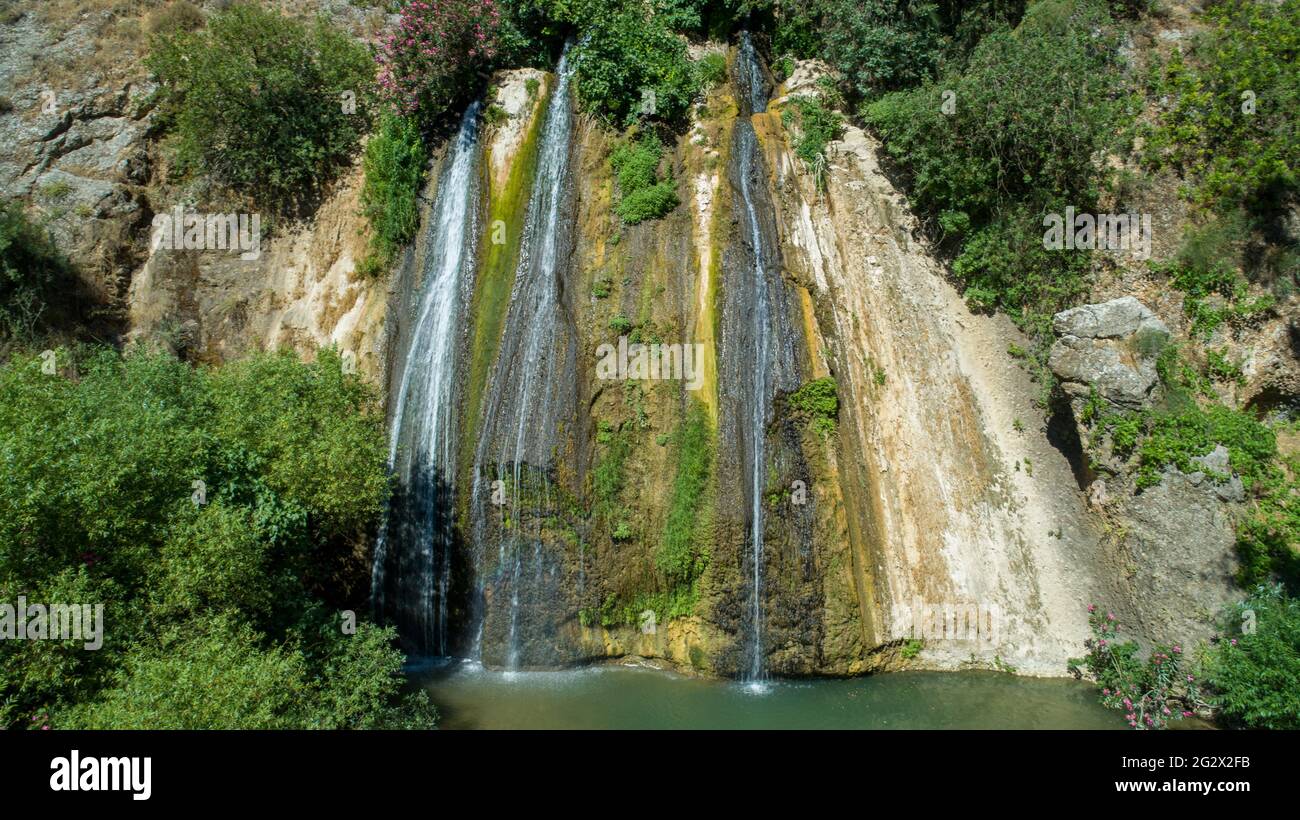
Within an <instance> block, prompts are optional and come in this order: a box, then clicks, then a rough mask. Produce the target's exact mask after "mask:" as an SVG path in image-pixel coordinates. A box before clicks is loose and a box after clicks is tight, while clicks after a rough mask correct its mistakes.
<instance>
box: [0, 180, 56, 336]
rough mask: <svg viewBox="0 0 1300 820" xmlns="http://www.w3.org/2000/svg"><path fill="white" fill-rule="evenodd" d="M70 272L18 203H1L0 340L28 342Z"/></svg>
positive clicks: (52, 245) (42, 230) (41, 230)
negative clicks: (47, 306) (48, 304)
mask: <svg viewBox="0 0 1300 820" xmlns="http://www.w3.org/2000/svg"><path fill="white" fill-rule="evenodd" d="M68 273H69V270H68V263H67V261H66V260H65V259H64V257H63V255H62V254H61V253H59V251H58V249H57V248H56V247H55V245H54V242H53V241H52V240H51V239H50V236H49V234H48V232H46V230H45V229H44V228H42V227H41V226H39V225H37V224H36V223H34V222H33V221H32V220H31V219H30V218H29V217H28V216H27V212H26V211H24V210H23V207H22V205H21V203H19V202H17V201H0V341H4V340H26V339H29V338H30V337H31V336H32V334H33V333H34V332H35V331H36V329H37V328H38V327H39V326H40V324H41V319H42V316H43V314H44V313H45V310H46V305H47V303H48V302H49V301H50V300H51V299H52V298H53V297H54V296H55V293H56V291H57V290H59V289H60V286H61V285H66V283H65V281H64V280H65V279H66V278H67V275H68Z"/></svg>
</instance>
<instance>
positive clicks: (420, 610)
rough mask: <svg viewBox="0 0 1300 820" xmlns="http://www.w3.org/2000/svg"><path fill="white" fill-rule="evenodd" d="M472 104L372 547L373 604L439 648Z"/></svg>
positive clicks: (458, 143) (474, 144) (473, 199)
mask: <svg viewBox="0 0 1300 820" xmlns="http://www.w3.org/2000/svg"><path fill="white" fill-rule="evenodd" d="M479 107H480V105H479V103H477V102H475V103H473V104H472V105H470V106H469V108H468V109H467V110H466V111H465V115H464V117H462V119H461V123H460V130H459V132H458V134H457V136H456V139H455V142H454V144H453V145H452V147H451V150H450V155H449V156H448V157H447V159H446V161H445V164H444V166H443V171H442V174H441V177H440V179H439V184H438V193H437V199H436V201H435V203H434V205H433V213H432V215H431V217H430V218H429V219H428V220H427V228H426V231H427V233H426V236H425V238H424V239H425V242H424V251H423V260H424V270H423V279H422V283H421V292H420V299H419V305H418V309H417V314H416V315H417V318H416V322H415V325H414V326H413V328H412V330H411V333H410V338H409V341H408V346H407V350H406V355H405V358H404V360H403V364H402V371H401V380H400V382H399V383H398V388H397V392H396V395H395V406H394V410H393V416H392V430H391V434H390V441H389V451H388V463H389V469H390V471H391V472H392V474H393V476H394V477H395V479H396V482H395V489H394V493H393V496H392V498H391V500H390V502H389V505H388V509H387V511H386V514H385V519H384V525H383V527H381V529H380V532H379V539H378V543H377V544H376V546H375V559H374V564H373V567H372V586H371V590H372V592H371V594H372V604H373V607H374V610H375V613H376V615H377V616H379V617H380V618H381V619H385V620H391V621H394V622H396V623H397V625H398V630H399V632H400V634H401V635H402V637H403V639H404V640H405V641H406V642H408V643H409V644H411V645H412V646H414V647H416V648H417V650H419V651H422V652H431V653H433V654H438V655H443V654H447V653H448V652H449V651H450V644H449V640H448V613H447V605H448V597H449V596H448V592H449V585H450V583H451V574H452V567H451V559H452V550H453V537H452V536H453V534H452V518H453V487H454V485H455V482H454V477H453V471H454V467H455V464H456V427H457V425H456V421H457V420H456V401H455V395H454V392H455V391H454V386H455V381H456V349H457V336H458V328H459V326H460V317H461V314H462V310H463V306H464V304H465V296H466V292H467V290H468V288H469V286H471V284H472V280H473V277H472V266H473V260H474V251H473V248H474V244H475V236H476V231H475V229H474V228H475V226H474V214H475V212H476V211H477V210H478V183H477V179H478V173H477V168H478V164H479V155H480V151H479V140H478V116H479Z"/></svg>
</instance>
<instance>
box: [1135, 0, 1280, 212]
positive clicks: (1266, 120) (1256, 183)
mask: <svg viewBox="0 0 1300 820" xmlns="http://www.w3.org/2000/svg"><path fill="white" fill-rule="evenodd" d="M1205 15H1206V18H1207V19H1208V21H1209V22H1210V23H1211V24H1212V26H1213V29H1212V30H1211V31H1210V32H1208V34H1207V35H1206V36H1204V37H1203V38H1201V39H1198V40H1197V42H1196V44H1195V47H1194V49H1193V51H1192V54H1193V59H1191V60H1190V61H1185V60H1184V58H1183V55H1182V52H1181V51H1175V52H1174V54H1173V55H1172V58H1171V59H1170V61H1169V62H1168V64H1166V65H1165V66H1164V67H1163V70H1162V71H1161V72H1160V73H1159V76H1158V77H1157V78H1156V80H1155V83H1154V87H1153V89H1152V90H1153V92H1154V96H1157V97H1163V98H1166V99H1167V100H1168V101H1169V106H1170V108H1169V110H1168V111H1165V112H1163V113H1162V115H1161V117H1160V119H1159V121H1158V123H1157V124H1156V126H1155V127H1154V128H1153V129H1151V131H1150V133H1149V134H1148V140H1147V149H1146V153H1147V159H1148V162H1149V163H1150V164H1151V165H1153V166H1157V167H1158V166H1161V165H1166V164H1168V165H1174V166H1176V167H1180V168H1183V169H1185V170H1186V171H1187V172H1188V173H1189V174H1190V175H1191V176H1192V177H1193V178H1194V179H1195V180H1196V184H1195V190H1194V192H1193V195H1194V197H1195V199H1196V200H1197V201H1199V202H1201V203H1202V204H1207V205H1215V206H1216V207H1223V206H1227V207H1233V206H1236V205H1243V204H1249V205H1250V206H1251V207H1253V208H1261V207H1263V208H1266V209H1269V208H1277V207H1278V206H1279V205H1281V204H1282V203H1283V202H1284V201H1285V200H1286V198H1287V197H1288V196H1294V195H1295V193H1296V192H1297V189H1298V188H1300V177H1297V176H1296V173H1297V172H1296V169H1297V168H1300V133H1297V131H1296V128H1295V111H1296V110H1297V108H1300V73H1298V72H1296V70H1295V62H1296V58H1297V54H1300V2H1297V0H1283V2H1280V3H1255V2H1249V1H1248V0H1224V2H1220V3H1215V4H1213V5H1211V6H1210V7H1209V8H1208V9H1207V10H1206V12H1205Z"/></svg>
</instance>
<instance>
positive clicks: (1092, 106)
mask: <svg viewBox="0 0 1300 820" xmlns="http://www.w3.org/2000/svg"><path fill="white" fill-rule="evenodd" d="M1119 42H1120V40H1119V32H1118V31H1117V30H1116V27H1115V26H1114V25H1113V22H1112V20H1111V18H1110V16H1109V14H1108V12H1107V10H1106V7H1105V5H1104V4H1102V3H1099V2H1095V0H1043V2H1038V3H1034V4H1032V5H1031V6H1030V7H1029V9H1028V11H1027V12H1026V13H1025V16H1024V19H1023V20H1022V21H1021V23H1020V25H1019V27H1018V28H1016V30H1015V31H1014V32H1012V31H1007V30H995V31H993V32H992V33H990V34H988V35H987V36H985V37H983V39H981V40H980V41H979V44H978V45H977V46H976V47H975V48H974V50H973V52H972V54H971V56H970V60H969V63H968V64H967V65H966V66H965V67H964V68H963V69H961V70H956V69H953V70H949V71H948V72H946V73H945V74H944V75H943V76H942V77H941V79H939V80H936V81H934V82H932V83H927V84H925V85H923V86H922V87H920V88H917V89H915V90H912V91H903V92H895V93H891V94H887V95H885V96H884V97H882V98H880V99H878V100H876V101H874V102H871V103H869V104H868V105H867V106H866V107H865V108H864V109H863V115H864V117H865V119H866V121H867V124H868V125H869V126H871V127H872V128H873V129H874V130H875V131H876V132H877V133H878V134H879V135H880V136H881V137H882V139H883V141H884V143H885V148H886V151H887V152H888V153H889V155H890V156H891V157H893V158H894V159H895V160H897V161H898V162H899V163H900V164H901V166H902V167H903V169H904V170H905V171H906V172H907V174H908V175H909V177H910V190H909V196H910V198H911V201H912V203H913V204H914V205H915V206H916V207H918V209H919V210H921V211H922V212H923V213H925V214H927V215H928V216H929V218H930V220H931V225H932V226H933V227H934V228H936V229H939V228H942V231H943V237H944V239H945V241H948V242H949V243H951V244H953V245H954V246H955V250H956V252H957V257H956V259H955V261H954V263H953V266H952V270H953V273H954V274H955V275H956V277H957V278H958V279H959V280H960V281H961V282H962V283H963V284H964V285H965V287H966V297H967V299H968V301H970V302H971V303H972V305H974V306H975V307H978V308H982V309H1000V310H1005V311H1006V312H1007V313H1008V314H1009V315H1010V316H1011V318H1012V319H1013V320H1014V321H1016V322H1017V324H1019V325H1020V327H1021V328H1022V329H1023V330H1025V331H1026V332H1029V333H1030V334H1031V335H1033V336H1035V337H1039V338H1045V337H1050V316H1051V314H1052V313H1054V312H1055V311H1057V310H1060V309H1062V308H1063V307H1065V306H1066V305H1067V304H1068V303H1069V302H1070V301H1072V300H1073V299H1074V298H1075V297H1077V296H1078V295H1079V294H1080V293H1081V292H1082V291H1083V282H1084V279H1085V277H1086V275H1087V274H1088V272H1089V269H1090V260H1089V258H1088V255H1087V254H1086V253H1071V252H1064V251H1048V250H1045V249H1044V247H1043V242H1042V233H1043V231H1042V218H1043V215H1044V214H1045V213H1054V212H1057V211H1059V210H1060V209H1061V208H1062V207H1063V206H1064V205H1065V204H1067V203H1068V204H1073V205H1075V206H1076V207H1079V208H1088V207H1091V205H1092V203H1093V202H1095V201H1096V198H1097V196H1098V191H1099V190H1100V185H1101V182H1102V180H1103V172H1102V171H1100V170H1099V169H1098V168H1097V166H1096V165H1095V164H1094V162H1093V158H1094V157H1095V156H1096V155H1097V154H1098V153H1099V152H1102V151H1104V150H1106V149H1107V148H1108V147H1110V146H1111V145H1112V144H1113V143H1115V142H1116V141H1117V139H1118V138H1119V137H1121V136H1122V132H1123V127H1122V126H1123V125H1124V123H1126V122H1129V121H1131V110H1130V109H1131V107H1132V103H1133V99H1132V97H1131V95H1130V94H1128V93H1127V89H1126V85H1125V81H1124V78H1123V74H1122V73H1121V70H1120V65H1119V59H1118V53H1119V52H1118V45H1119ZM1044 88H1050V89H1053V90H1054V92H1053V93H1043V91H1042V89H1044ZM949 92H951V96H950V97H949V96H946V95H948V94H949ZM949 100H951V103H952V104H951V105H946V104H945V103H946V102H947V101H949ZM1042 348H1043V346H1042V345H1036V346H1035V350H1040V349H1042Z"/></svg>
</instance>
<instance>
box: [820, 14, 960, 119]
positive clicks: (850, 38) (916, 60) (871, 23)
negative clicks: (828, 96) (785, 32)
mask: <svg viewBox="0 0 1300 820" xmlns="http://www.w3.org/2000/svg"><path fill="white" fill-rule="evenodd" d="M821 8H822V22H823V23H824V28H823V29H822V32H821V36H822V41H823V45H822V50H823V53H822V55H820V56H824V58H825V59H826V61H827V62H828V63H830V64H831V65H832V66H833V67H834V68H835V69H836V70H837V71H839V72H840V74H841V75H842V76H843V77H844V81H845V82H846V83H847V84H848V85H849V87H850V88H851V89H852V90H853V91H854V92H855V93H856V94H858V95H861V96H862V97H865V98H873V97H876V96H879V95H880V94H882V93H884V92H887V91H897V90H900V89H905V88H910V87H912V86H915V85H917V84H919V83H921V82H923V81H925V80H928V79H930V78H931V77H933V75H934V73H935V71H936V69H937V68H938V66H939V61H940V58H941V56H942V50H943V38H942V36H941V32H940V21H939V16H938V7H937V5H936V4H935V3H930V2H924V0H823V2H822V3H821Z"/></svg>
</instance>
